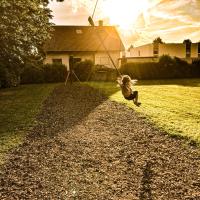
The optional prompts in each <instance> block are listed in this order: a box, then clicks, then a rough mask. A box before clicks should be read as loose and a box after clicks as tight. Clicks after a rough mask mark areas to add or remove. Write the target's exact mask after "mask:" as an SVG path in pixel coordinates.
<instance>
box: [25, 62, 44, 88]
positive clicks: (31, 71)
mask: <svg viewBox="0 0 200 200" xmlns="http://www.w3.org/2000/svg"><path fill="white" fill-rule="evenodd" d="M21 83H22V84H28V83H44V72H43V69H42V68H41V66H40V67H39V66H34V65H27V66H25V68H24V70H23V72H22V74H21Z"/></svg>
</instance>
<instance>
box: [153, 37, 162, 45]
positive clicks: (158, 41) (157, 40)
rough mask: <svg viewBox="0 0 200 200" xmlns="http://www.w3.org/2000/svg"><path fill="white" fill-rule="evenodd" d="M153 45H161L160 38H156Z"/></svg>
mask: <svg viewBox="0 0 200 200" xmlns="http://www.w3.org/2000/svg"><path fill="white" fill-rule="evenodd" d="M153 43H154V44H155V43H156V44H163V43H164V42H163V41H162V39H161V38H160V37H157V38H156V39H154V40H153Z"/></svg>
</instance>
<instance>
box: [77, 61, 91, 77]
mask: <svg viewBox="0 0 200 200" xmlns="http://www.w3.org/2000/svg"><path fill="white" fill-rule="evenodd" d="M93 70H94V64H93V62H92V61H91V60H85V61H81V62H77V63H76V64H75V66H74V72H75V73H76V75H77V76H78V78H79V80H80V81H87V80H88V79H89V78H90V75H91V74H92V72H93Z"/></svg>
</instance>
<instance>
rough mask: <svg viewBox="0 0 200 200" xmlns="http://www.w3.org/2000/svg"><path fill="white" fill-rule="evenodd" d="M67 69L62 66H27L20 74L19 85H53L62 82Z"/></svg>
mask: <svg viewBox="0 0 200 200" xmlns="http://www.w3.org/2000/svg"><path fill="white" fill-rule="evenodd" d="M66 75H67V69H66V67H65V65H62V64H45V65H38V66H35V65H31V64H30V65H27V66H25V68H24V71H23V73H22V74H21V83H22V84H29V83H55V82H64V81H65V78H66Z"/></svg>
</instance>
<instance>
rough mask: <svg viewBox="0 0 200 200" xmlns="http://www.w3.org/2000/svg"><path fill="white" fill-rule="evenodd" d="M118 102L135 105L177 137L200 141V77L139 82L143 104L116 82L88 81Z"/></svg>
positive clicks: (138, 110)
mask: <svg viewBox="0 0 200 200" xmlns="http://www.w3.org/2000/svg"><path fill="white" fill-rule="evenodd" d="M88 84H89V85H90V86H92V87H95V88H99V89H101V90H102V91H104V92H105V94H106V95H107V96H108V97H109V98H110V99H111V100H114V101H118V102H121V103H124V104H126V105H127V106H129V107H131V108H133V109H134V110H136V111H137V112H139V113H140V114H142V115H144V116H146V117H147V118H148V119H150V120H151V121H152V122H153V123H154V124H155V125H156V126H157V127H159V128H160V129H162V130H165V131H167V132H168V133H170V134H172V135H173V136H184V137H187V138H189V139H190V140H192V141H196V142H197V143H200V79H180V80H148V81H139V82H138V84H137V85H136V86H135V89H136V90H138V91H139V100H140V101H141V102H142V106H141V107H139V108H138V107H136V106H135V105H134V104H133V102H132V101H127V100H125V99H124V98H123V96H122V95H121V92H120V89H119V88H118V87H117V86H116V84H115V83H103V82H102V83H100V82H99V83H97V82H96V83H95V82H91V83H88Z"/></svg>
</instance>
